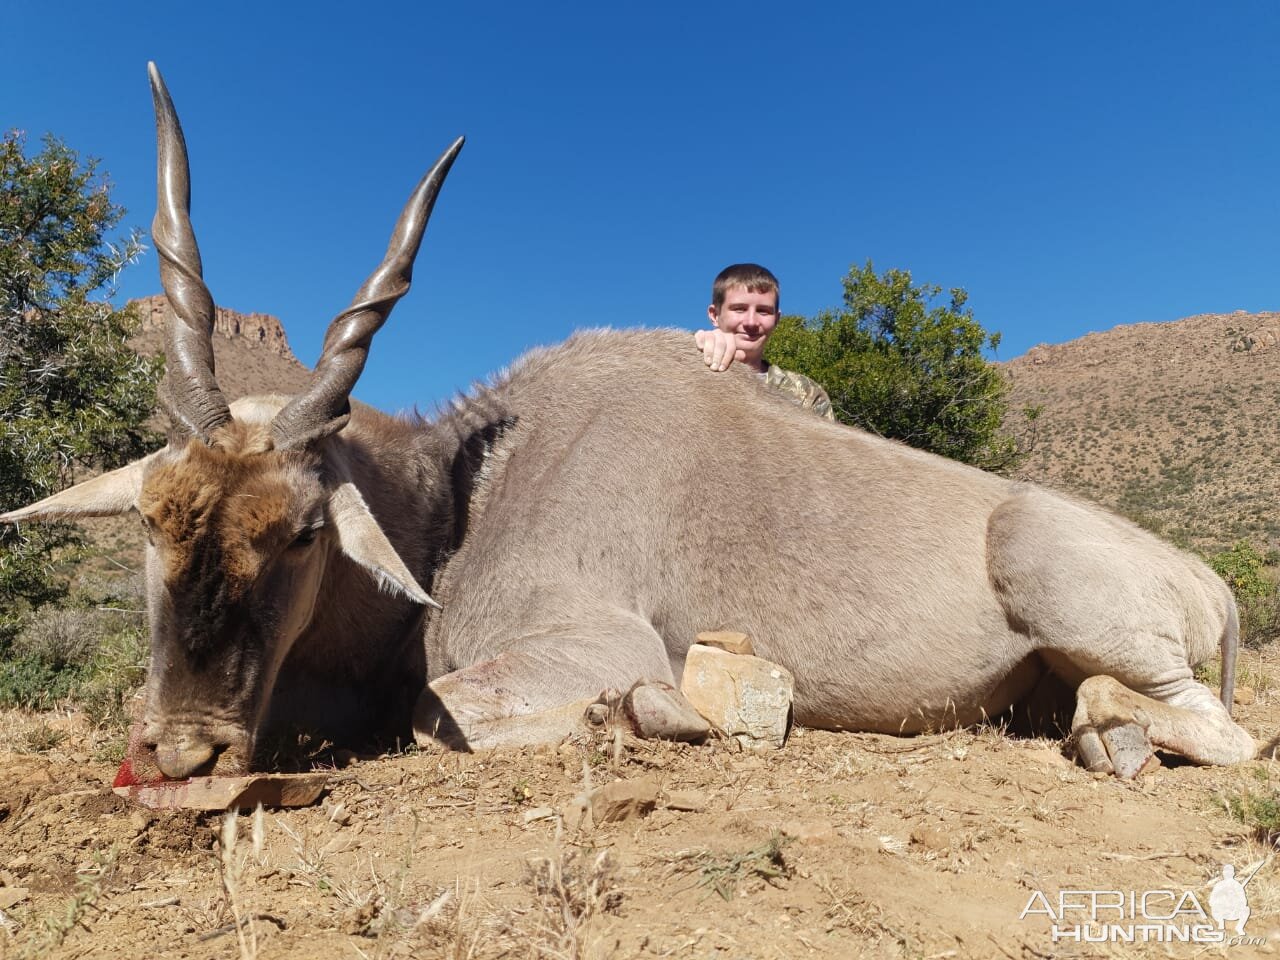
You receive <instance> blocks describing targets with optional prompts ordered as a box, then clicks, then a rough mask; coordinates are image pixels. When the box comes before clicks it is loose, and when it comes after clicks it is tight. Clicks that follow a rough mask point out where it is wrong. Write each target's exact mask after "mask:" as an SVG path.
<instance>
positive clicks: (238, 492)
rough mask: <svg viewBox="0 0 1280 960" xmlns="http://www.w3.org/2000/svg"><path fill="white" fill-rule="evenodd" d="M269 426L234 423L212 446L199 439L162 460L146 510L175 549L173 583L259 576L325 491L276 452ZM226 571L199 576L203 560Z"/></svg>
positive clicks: (149, 480)
mask: <svg viewBox="0 0 1280 960" xmlns="http://www.w3.org/2000/svg"><path fill="white" fill-rule="evenodd" d="M267 431H268V428H267V427H265V426H263V425H260V424H253V423H250V424H244V423H240V422H238V421H232V422H230V423H228V424H227V425H226V426H225V427H223V428H220V429H219V430H218V431H217V432H216V433H215V435H214V437H213V438H212V442H211V444H210V445H209V446H206V445H205V444H203V443H201V442H200V441H198V440H192V441H191V442H190V443H188V445H187V447H186V449H185V450H184V451H182V453H181V454H180V455H178V456H176V457H174V458H173V459H171V460H167V461H165V460H162V461H160V462H159V463H157V464H156V466H155V467H154V468H153V469H152V470H150V471H149V472H148V474H147V477H146V479H145V481H144V482H143V486H142V493H141V496H140V497H139V504H138V506H139V509H140V510H141V512H142V514H143V516H144V517H146V518H147V520H148V521H149V522H150V523H151V524H153V525H154V526H155V527H156V528H157V529H158V532H159V533H160V535H161V537H162V538H163V539H164V541H165V542H166V545H167V546H168V548H169V549H168V551H167V555H166V561H167V562H166V569H165V579H166V580H167V581H169V582H170V583H171V584H176V583H182V582H186V581H189V580H190V579H191V578H193V577H195V578H201V577H203V576H225V577H227V578H228V579H229V580H232V581H236V580H242V581H245V582H246V583H249V582H252V580H253V579H254V578H255V577H256V576H257V575H258V572H259V571H260V569H261V567H262V564H263V562H264V561H265V560H266V559H267V558H268V557H269V556H270V554H271V552H272V549H273V547H274V546H278V543H277V541H281V540H287V539H288V538H290V537H291V536H292V535H293V528H294V526H295V524H296V523H297V522H298V520H299V519H300V518H299V517H297V516H295V515H296V514H299V513H300V512H301V511H302V510H305V509H306V508H307V505H308V501H309V499H310V498H311V497H312V496H314V494H315V492H316V490H317V489H318V488H317V487H316V486H315V485H314V483H308V482H306V478H307V476H308V474H307V471H305V470H303V469H301V468H300V467H301V465H300V463H299V462H298V458H297V456H296V455H291V454H286V453H280V452H277V451H275V450H273V449H272V446H271V441H270V435H269V433H268V432H267ZM215 556H216V557H217V558H218V565H219V566H220V568H221V569H220V570H219V571H213V570H209V571H196V570H194V569H193V565H195V564H197V558H199V557H206V558H209V557H215Z"/></svg>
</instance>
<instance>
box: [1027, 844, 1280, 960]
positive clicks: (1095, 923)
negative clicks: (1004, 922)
mask: <svg viewBox="0 0 1280 960" xmlns="http://www.w3.org/2000/svg"><path fill="white" fill-rule="evenodd" d="M1266 862H1267V861H1265V860H1264V861H1261V862H1260V863H1258V864H1257V865H1256V866H1255V867H1254V868H1253V870H1251V871H1250V872H1249V874H1248V875H1247V876H1246V877H1245V878H1244V879H1243V880H1237V879H1236V870H1235V867H1234V866H1233V865H1232V864H1229V863H1228V864H1225V865H1224V866H1223V867H1222V873H1221V876H1219V877H1217V878H1215V882H1213V883H1212V887H1211V889H1210V891H1209V896H1208V899H1207V909H1206V902H1205V901H1204V900H1202V899H1201V897H1200V896H1199V895H1197V894H1196V893H1195V891H1192V890H1171V889H1164V890H1059V891H1058V892H1057V893H1052V894H1047V893H1044V892H1043V891H1040V890H1036V891H1034V892H1033V893H1032V894H1031V897H1030V898H1029V899H1028V900H1027V904H1026V906H1025V907H1023V908H1022V912H1021V913H1020V914H1019V915H1018V919H1020V920H1026V919H1028V918H1032V917H1037V916H1040V917H1045V918H1047V919H1048V920H1049V922H1050V925H1051V926H1050V936H1051V938H1052V939H1053V942H1054V943H1073V942H1074V943H1222V944H1226V945H1228V946H1236V945H1240V944H1250V945H1254V946H1261V945H1263V944H1265V943H1266V938H1265V937H1250V936H1246V935H1245V924H1246V923H1247V922H1248V920H1249V896H1248V893H1247V892H1246V890H1245V887H1246V886H1247V885H1248V883H1249V881H1250V880H1252V879H1253V878H1254V876H1255V875H1256V874H1257V872H1258V870H1260V869H1261V868H1262V866H1263V865H1264V864H1265V863H1266ZM1228 923H1230V924H1233V926H1234V929H1228V928H1227V924H1228Z"/></svg>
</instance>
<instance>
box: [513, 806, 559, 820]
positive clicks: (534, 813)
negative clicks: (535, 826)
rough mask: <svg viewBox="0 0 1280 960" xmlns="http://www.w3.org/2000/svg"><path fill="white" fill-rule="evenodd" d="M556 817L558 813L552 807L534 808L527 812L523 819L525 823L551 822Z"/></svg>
mask: <svg viewBox="0 0 1280 960" xmlns="http://www.w3.org/2000/svg"><path fill="white" fill-rule="evenodd" d="M555 815H556V812H555V811H554V810H552V809H551V808H550V807H533V808H532V809H529V810H526V811H525V812H524V814H523V815H522V817H521V819H523V820H524V822H525V823H533V822H534V821H535V820H550V819H551V818H552V817H554V816H555Z"/></svg>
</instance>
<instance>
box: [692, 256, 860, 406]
mask: <svg viewBox="0 0 1280 960" xmlns="http://www.w3.org/2000/svg"><path fill="white" fill-rule="evenodd" d="M707 317H708V318H709V319H710V320H711V327H712V329H710V330H699V331H698V332H697V333H695V334H694V335H693V339H694V343H695V345H696V346H697V348H698V349H699V350H701V351H702V360H703V362H704V363H705V364H706V365H707V366H708V367H710V368H711V369H712V370H715V371H720V370H728V369H729V367H730V366H731V365H732V364H733V363H734V361H735V360H736V361H737V362H738V363H745V364H746V365H747V366H748V367H750V368H751V369H752V370H754V371H755V372H756V373H758V374H760V375H761V376H763V377H764V379H765V383H767V384H769V385H770V386H773V387H777V388H778V389H779V390H782V391H783V392H784V393H788V394H790V395H791V396H792V397H794V398H795V400H796V402H798V403H799V404H800V406H802V407H807V408H809V409H811V410H813V412H814V413H816V414H818V416H820V417H825V418H826V419H827V420H831V421H833V422H834V421H835V418H836V417H835V413H834V412H832V410H831V398H830V397H828V396H827V391H825V390H823V389H822V387H820V386H819V385H818V384H816V383H815V382H814V381H812V380H810V379H809V378H808V377H806V376H805V375H804V374H801V373H793V372H792V371H790V370H783V369H782V368H781V367H776V366H774V365H773V364H771V363H769V362H768V361H766V360H765V359H764V345H765V343H767V342H768V340H769V335H770V334H772V333H773V329H774V327H776V326H777V325H778V278H777V277H775V276H774V275H773V274H772V273H770V272H769V271H768V270H766V269H765V268H764V267H762V266H760V265H759V264H757V263H735V264H732V265H731V266H728V267H725V268H724V269H723V270H721V271H720V273H719V275H717V276H716V279H715V282H714V283H713V284H712V285H711V306H709V307H707Z"/></svg>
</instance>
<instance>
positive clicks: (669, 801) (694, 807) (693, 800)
mask: <svg viewBox="0 0 1280 960" xmlns="http://www.w3.org/2000/svg"><path fill="white" fill-rule="evenodd" d="M663 806H665V807H666V808H667V809H668V810H683V811H685V812H686V813H698V812H700V811H702V810H705V809H707V798H706V797H705V796H704V795H703V794H701V793H699V792H698V791H697V790H670V791H668V792H667V798H666V802H665V803H664V804H663Z"/></svg>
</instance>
